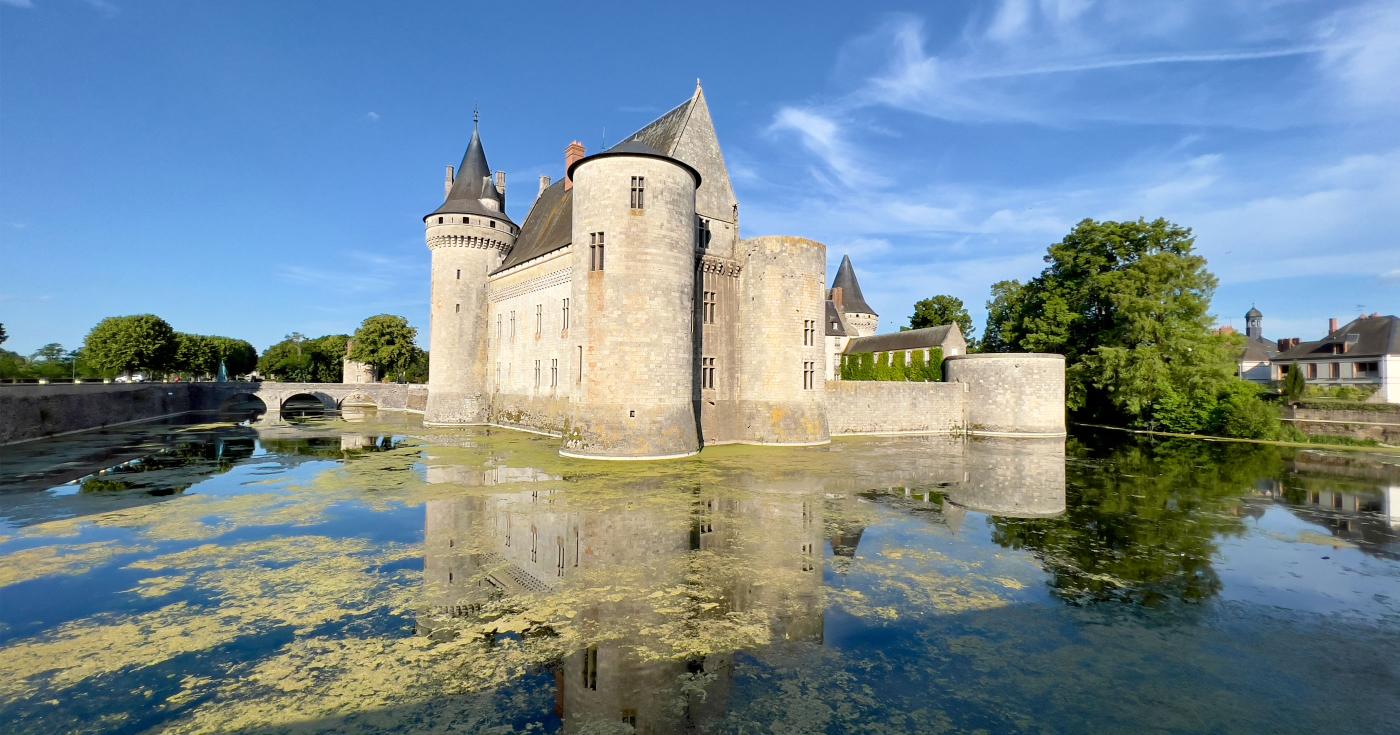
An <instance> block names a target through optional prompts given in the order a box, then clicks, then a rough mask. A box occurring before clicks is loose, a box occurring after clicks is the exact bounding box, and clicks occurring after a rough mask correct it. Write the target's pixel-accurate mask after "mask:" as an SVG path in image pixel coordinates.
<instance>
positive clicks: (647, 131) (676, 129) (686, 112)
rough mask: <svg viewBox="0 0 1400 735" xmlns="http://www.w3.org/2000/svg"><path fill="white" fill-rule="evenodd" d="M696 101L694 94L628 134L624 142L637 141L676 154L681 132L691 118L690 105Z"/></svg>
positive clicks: (670, 154)
mask: <svg viewBox="0 0 1400 735" xmlns="http://www.w3.org/2000/svg"><path fill="white" fill-rule="evenodd" d="M694 102H695V97H694V96H693V95H692V96H691V97H690V98H689V99H687V100H686V101H685V102H682V103H680V104H679V105H676V106H675V107H674V108H672V109H671V110H670V111H669V112H667V113H666V114H664V115H662V116H661V117H658V118H656V119H655V120H652V121H651V122H649V123H647V124H646V125H644V126H642V129H641V130H638V131H637V132H635V133H633V134H631V135H630V136H628V137H627V139H626V140H625V141H623V144H626V143H627V142H630V141H637V142H639V143H644V144H646V145H648V146H651V147H652V148H654V149H656V150H657V151H658V152H660V153H662V154H664V155H667V156H672V155H675V153H676V144H677V143H679V142H680V139H681V132H682V131H684V130H685V123H686V121H687V120H689V119H690V106H691V104H693V103H694Z"/></svg>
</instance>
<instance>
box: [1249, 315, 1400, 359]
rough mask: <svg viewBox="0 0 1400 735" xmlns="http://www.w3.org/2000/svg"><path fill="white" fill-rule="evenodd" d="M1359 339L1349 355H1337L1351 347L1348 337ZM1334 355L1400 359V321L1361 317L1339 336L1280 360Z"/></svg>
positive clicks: (1282, 355) (1291, 351)
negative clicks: (1339, 347) (1390, 356)
mask: <svg viewBox="0 0 1400 735" xmlns="http://www.w3.org/2000/svg"><path fill="white" fill-rule="evenodd" d="M1350 335H1356V336H1355V340H1354V341H1352V342H1351V343H1350V345H1349V346H1348V347H1347V351H1346V352H1345V353H1341V352H1338V351H1337V348H1336V345H1339V344H1347V342H1348V337H1349V336H1350ZM1331 355H1336V356H1338V357H1341V356H1343V355H1345V356H1346V357H1381V356H1383V355H1400V317H1396V316H1394V315H1389V316H1373V317H1358V318H1356V319H1353V320H1351V321H1350V322H1348V323H1347V324H1346V325H1344V326H1342V327H1341V328H1340V329H1338V330H1337V331H1336V332H1333V333H1332V334H1329V335H1327V336H1326V337H1323V338H1322V339H1319V340H1317V341H1314V342H1302V343H1300V344H1298V345H1297V346H1295V347H1292V348H1290V349H1288V350H1286V351H1284V352H1282V353H1280V354H1279V355H1277V356H1276V357H1274V360H1275V361H1279V360H1306V359H1308V358H1321V357H1327V356H1331Z"/></svg>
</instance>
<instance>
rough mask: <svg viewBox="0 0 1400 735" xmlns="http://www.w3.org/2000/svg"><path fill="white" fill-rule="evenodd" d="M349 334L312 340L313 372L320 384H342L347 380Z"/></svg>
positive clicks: (331, 335) (329, 335) (332, 335)
mask: <svg viewBox="0 0 1400 735" xmlns="http://www.w3.org/2000/svg"><path fill="white" fill-rule="evenodd" d="M349 342H350V335H348V334H328V335H326V336H324V337H319V338H317V339H315V340H312V343H311V363H312V372H313V374H314V375H315V379H316V382H318V383H340V382H342V381H344V380H345V345H346V344H348V343H349Z"/></svg>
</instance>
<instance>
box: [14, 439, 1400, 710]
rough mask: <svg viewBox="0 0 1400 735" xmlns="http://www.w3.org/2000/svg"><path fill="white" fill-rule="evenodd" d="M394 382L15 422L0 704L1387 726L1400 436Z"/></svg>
mask: <svg viewBox="0 0 1400 735" xmlns="http://www.w3.org/2000/svg"><path fill="white" fill-rule="evenodd" d="M555 445H556V441H555V440H553V439H549V438H546V437H537V436H533V435H529V434H520V433H513V432H503V431H496V430H484V429H482V430H476V429H473V430H440V429H425V428H424V427H422V426H421V425H419V424H418V423H417V421H416V419H413V418H410V417H404V416H396V415H392V414H390V415H380V416H373V415H370V416H366V417H360V418H359V419H357V420H355V421H349V420H335V421H323V422H310V423H304V424H290V425H288V424H284V425H271V424H269V425H254V426H238V425H233V424H194V423H190V422H182V423H167V424H146V425H141V426H136V427H127V428H123V429H118V430H112V431H108V432H93V433H88V434H83V435H77V436H74V437H67V438H62V439H57V440H51V441H45V442H37V443H31V444H24V445H20V446H15V447H8V448H0V731H3V732H7V733H9V732H15V733H26V732H33V733H59V732H116V733H144V732H169V733H203V732H221V733H223V732H237V733H282V732H303V731H305V732H321V731H324V732H361V731H370V732H394V733H404V732H463V733H468V732H502V733H504V732H516V731H521V732H557V731H563V732H575V733H584V732H587V733H610V732H618V733H623V732H634V731H635V732H645V733H676V732H725V733H728V732H750V733H766V732H784V733H807V732H829V733H837V732H863V733H864V732H873V733H885V732H889V733H894V732H945V731H946V732H967V731H977V730H983V731H987V732H1036V733H1039V732H1134V733H1144V732H1147V733H1155V732H1352V733H1362V732H1377V733H1379V732H1395V731H1396V728H1397V727H1398V726H1400V457H1396V456H1393V455H1392V456H1389V457H1387V456H1384V455H1353V454H1342V453H1326V452H1312V451H1308V452H1294V451H1291V450H1282V449H1278V448H1272V447H1260V446H1252V445H1236V444H1207V443H1197V442H1171V443H1157V444H1150V443H1146V442H1137V441H1132V440H1129V439H1127V438H1125V437H1124V436H1122V435H1081V436H1075V437H1072V438H1071V439H1070V440H1069V441H1067V442H1062V441H1055V442H1044V441H1007V440H998V441H963V440H954V439H948V438H870V439H849V440H838V441H836V442H834V443H833V444H831V445H830V446H829V447H821V448H803V449H758V448H750V447H715V448H711V449H707V450H706V451H705V452H704V453H703V455H702V456H700V457H697V458H693V459H689V460H682V461H676V462H669V463H643V464H634V463H612V462H584V461H576V460H567V459H563V458H560V457H559V456H557V454H556V453H555Z"/></svg>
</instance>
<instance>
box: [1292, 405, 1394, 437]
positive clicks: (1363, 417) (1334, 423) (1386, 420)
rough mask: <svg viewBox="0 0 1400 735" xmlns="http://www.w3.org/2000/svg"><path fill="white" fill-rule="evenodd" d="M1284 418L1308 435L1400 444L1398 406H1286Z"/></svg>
mask: <svg viewBox="0 0 1400 735" xmlns="http://www.w3.org/2000/svg"><path fill="white" fill-rule="evenodd" d="M1283 420H1284V421H1288V422H1289V423H1291V424H1293V425H1294V426H1295V427H1297V429H1298V430H1299V431H1301V432H1303V433H1304V434H1306V435H1308V436H1335V437H1344V438H1348V439H1359V440H1368V439H1369V440H1371V441H1377V442H1380V443H1382V444H1393V445H1400V406H1397V407H1395V409H1394V410H1390V411H1348V410H1336V409H1318V408H1292V407H1289V408H1285V409H1284V410H1283Z"/></svg>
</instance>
